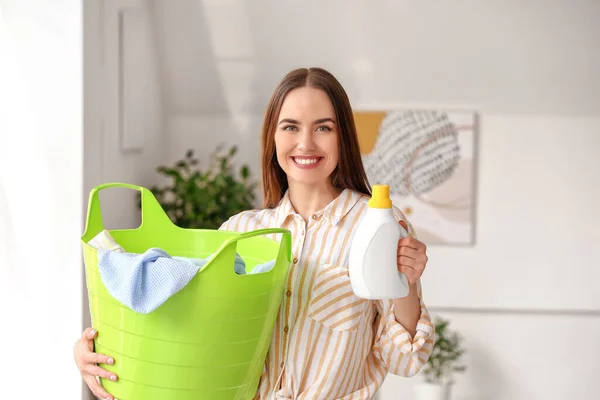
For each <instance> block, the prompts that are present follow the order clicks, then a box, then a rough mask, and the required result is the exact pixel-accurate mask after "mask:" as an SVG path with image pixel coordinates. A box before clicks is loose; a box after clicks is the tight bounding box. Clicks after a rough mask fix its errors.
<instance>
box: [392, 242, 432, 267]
mask: <svg viewBox="0 0 600 400" xmlns="http://www.w3.org/2000/svg"><path fill="white" fill-rule="evenodd" d="M401 257H403V259H404V260H407V259H410V260H414V261H416V263H417V264H422V265H423V266H425V264H427V261H429V260H428V257H427V254H425V253H421V252H419V251H417V250H415V249H413V248H411V247H406V246H402V247H400V248H399V249H398V262H401V261H400V258H401ZM408 265H414V263H409V264H408Z"/></svg>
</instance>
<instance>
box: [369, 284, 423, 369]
mask: <svg viewBox="0 0 600 400" xmlns="http://www.w3.org/2000/svg"><path fill="white" fill-rule="evenodd" d="M418 288H419V290H418V291H419V299H420V303H421V315H420V317H419V321H418V322H417V331H416V333H415V336H414V337H412V336H411V334H410V333H409V332H408V330H406V328H404V327H403V326H402V325H401V324H400V323H399V322H398V321H396V314H395V312H394V303H393V301H392V300H382V301H377V302H376V304H377V311H378V313H379V322H378V324H377V326H376V329H377V331H376V336H375V346H374V348H373V351H374V355H375V357H376V358H377V359H378V360H379V361H380V362H381V363H382V364H383V365H384V367H385V368H386V370H387V371H389V372H390V373H392V374H394V375H400V376H405V377H410V376H414V375H415V374H417V373H418V372H419V371H420V370H421V368H422V367H423V366H424V365H425V363H426V362H427V360H428V359H429V356H430V355H431V351H432V350H433V345H434V343H435V329H434V327H433V324H432V322H431V317H430V315H429V312H428V311H427V307H425V303H423V299H422V296H421V284H420V283H419V285H418Z"/></svg>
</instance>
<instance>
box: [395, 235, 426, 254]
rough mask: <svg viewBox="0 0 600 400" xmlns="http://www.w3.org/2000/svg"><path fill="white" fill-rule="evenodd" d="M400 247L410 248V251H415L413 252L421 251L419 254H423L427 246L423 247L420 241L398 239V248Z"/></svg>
mask: <svg viewBox="0 0 600 400" xmlns="http://www.w3.org/2000/svg"><path fill="white" fill-rule="evenodd" d="M402 246H406V247H410V248H412V249H415V250H417V251H421V252H425V251H426V250H427V246H425V243H423V242H421V241H420V240H417V239H415V238H413V237H404V238H402V239H400V240H399V241H398V247H402Z"/></svg>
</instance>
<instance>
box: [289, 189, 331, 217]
mask: <svg viewBox="0 0 600 400" xmlns="http://www.w3.org/2000/svg"><path fill="white" fill-rule="evenodd" d="M289 191H290V192H289V197H290V202H291V203H292V207H294V210H296V212H297V213H298V214H300V216H301V217H302V218H303V219H304V221H308V219H309V218H310V216H311V215H312V214H314V213H316V212H317V211H319V210H322V209H323V208H325V207H326V206H327V205H328V204H329V203H331V202H332V201H333V200H334V199H336V198H337V197H338V196H339V195H340V193H341V192H342V189H340V188H335V187H333V186H332V185H331V184H324V185H320V186H317V185H302V184H297V183H296V184H294V183H292V182H290V185H289Z"/></svg>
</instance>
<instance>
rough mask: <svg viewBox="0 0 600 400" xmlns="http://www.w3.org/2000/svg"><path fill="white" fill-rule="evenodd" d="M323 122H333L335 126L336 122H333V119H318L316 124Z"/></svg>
mask: <svg viewBox="0 0 600 400" xmlns="http://www.w3.org/2000/svg"><path fill="white" fill-rule="evenodd" d="M323 122H331V123H334V124H335V121H334V120H333V118H329V117H327V118H321V119H318V120H316V121H315V122H314V123H315V124H322V123H323Z"/></svg>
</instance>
